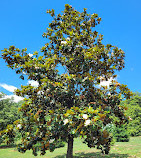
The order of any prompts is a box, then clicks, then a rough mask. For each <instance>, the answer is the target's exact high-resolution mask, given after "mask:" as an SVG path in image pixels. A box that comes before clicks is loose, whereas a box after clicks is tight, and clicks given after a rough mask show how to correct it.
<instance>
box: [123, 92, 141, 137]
mask: <svg viewBox="0 0 141 158" xmlns="http://www.w3.org/2000/svg"><path fill="white" fill-rule="evenodd" d="M121 105H123V106H125V107H127V110H126V115H128V116H130V119H131V121H130V122H129V123H128V131H129V133H130V135H131V136H141V94H140V93H134V96H133V97H131V98H130V99H129V100H125V101H123V102H122V103H121Z"/></svg>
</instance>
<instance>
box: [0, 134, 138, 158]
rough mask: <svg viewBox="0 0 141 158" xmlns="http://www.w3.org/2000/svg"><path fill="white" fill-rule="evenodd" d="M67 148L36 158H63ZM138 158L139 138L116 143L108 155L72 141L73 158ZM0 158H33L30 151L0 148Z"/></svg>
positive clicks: (77, 140) (79, 140) (78, 141)
mask: <svg viewBox="0 0 141 158" xmlns="http://www.w3.org/2000/svg"><path fill="white" fill-rule="evenodd" d="M66 151H67V146H65V147H63V148H59V149H56V150H55V151H54V152H52V153H51V152H48V151H47V153H46V155H44V156H40V153H39V154H38V156H36V158H65V157H66ZM111 157H112V158H131V157H132V158H133V157H134V158H140V157H141V137H132V138H131V139H130V142H117V143H115V145H114V146H112V148H111V151H110V154H109V155H102V154H101V152H100V151H99V150H96V149H94V148H91V149H90V148H88V147H87V145H85V144H83V143H82V141H81V139H79V138H78V139H75V141H74V158H111ZM0 158H35V156H33V155H32V151H27V152H26V153H24V154H22V153H19V152H18V151H17V149H16V148H15V147H11V148H6V147H5V148H2V146H1V147H0Z"/></svg>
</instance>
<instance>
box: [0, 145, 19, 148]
mask: <svg viewBox="0 0 141 158" xmlns="http://www.w3.org/2000/svg"><path fill="white" fill-rule="evenodd" d="M16 146H17V145H16V144H11V145H5V144H4V145H0V149H6V148H15V147H16Z"/></svg>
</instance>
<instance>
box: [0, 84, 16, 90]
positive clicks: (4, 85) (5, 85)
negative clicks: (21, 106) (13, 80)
mask: <svg viewBox="0 0 141 158" xmlns="http://www.w3.org/2000/svg"><path fill="white" fill-rule="evenodd" d="M0 87H2V88H4V89H6V90H7V91H9V92H14V90H16V89H17V87H15V86H11V85H8V84H5V83H0Z"/></svg>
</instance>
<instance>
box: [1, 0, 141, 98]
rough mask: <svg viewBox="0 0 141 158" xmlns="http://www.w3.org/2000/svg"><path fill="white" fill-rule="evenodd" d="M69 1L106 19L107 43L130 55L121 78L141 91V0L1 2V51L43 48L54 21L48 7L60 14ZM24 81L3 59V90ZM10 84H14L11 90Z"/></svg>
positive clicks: (102, 27) (103, 28) (102, 28)
mask: <svg viewBox="0 0 141 158" xmlns="http://www.w3.org/2000/svg"><path fill="white" fill-rule="evenodd" d="M66 3H67V4H70V5H72V6H73V7H74V8H75V9H77V10H79V11H82V10H83V8H87V11H88V12H89V13H98V15H99V16H100V17H101V18H102V22H101V24H100V25H99V26H98V27H97V30H98V31H99V33H101V34H103V35H104V40H103V42H104V43H105V44H108V43H110V44H112V45H115V46H118V47H119V48H121V49H122V50H123V51H124V52H125V54H126V58H125V68H124V69H123V70H122V71H121V72H117V74H118V78H117V79H118V81H119V82H120V83H124V84H127V85H128V87H129V88H130V89H131V90H132V91H133V92H136V91H138V92H140V93H141V82H140V79H141V62H140V60H141V49H140V47H141V39H140V37H141V30H140V28H141V1H140V0H77V1H76V0H60V1H58V0H40V1H39V0H21V1H19V0H12V1H11V0H5V1H0V50H2V49H4V48H8V47H9V46H10V45H15V46H16V47H18V48H20V49H21V48H27V49H28V53H33V52H34V51H36V50H37V51H39V50H40V48H41V47H42V46H43V45H44V44H45V43H46V39H43V38H42V34H43V32H45V31H46V28H47V27H48V24H49V22H50V21H51V17H50V16H49V15H48V14H46V10H47V9H52V8H53V9H55V11H56V13H60V12H61V11H63V10H64V5H65V4H66ZM0 54H1V53H0ZM21 84H23V85H26V84H27V81H22V80H20V79H19V76H18V75H16V74H15V72H14V71H13V70H11V69H9V68H7V67H6V63H4V61H3V60H2V59H0V91H3V92H4V93H6V94H8V95H10V94H12V91H13V89H14V88H16V87H18V88H20V86H21ZM4 85H5V86H4ZM6 86H7V87H6ZM8 86H13V87H10V88H11V89H10V88H8ZM12 88H13V89H12Z"/></svg>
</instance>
